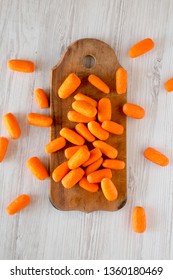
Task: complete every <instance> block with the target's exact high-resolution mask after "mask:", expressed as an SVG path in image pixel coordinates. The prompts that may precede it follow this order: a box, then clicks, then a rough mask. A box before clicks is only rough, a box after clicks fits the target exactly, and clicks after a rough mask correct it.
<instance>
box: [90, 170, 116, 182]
mask: <svg viewBox="0 0 173 280" xmlns="http://www.w3.org/2000/svg"><path fill="white" fill-rule="evenodd" d="M103 178H110V179H111V178H112V172H111V170H110V169H108V168H103V169H100V170H97V171H94V172H92V173H90V174H89V175H88V176H87V180H88V182H89V183H100V182H101V181H102V179H103Z"/></svg>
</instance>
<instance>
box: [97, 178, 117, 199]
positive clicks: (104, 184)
mask: <svg viewBox="0 0 173 280" xmlns="http://www.w3.org/2000/svg"><path fill="white" fill-rule="evenodd" d="M101 189H102V192H103V194H104V196H105V198H106V199H107V200H109V201H115V200H116V199H117V197H118V191H117V188H116V187H115V185H114V183H113V182H112V180H111V179H110V178H103V179H102V180H101Z"/></svg>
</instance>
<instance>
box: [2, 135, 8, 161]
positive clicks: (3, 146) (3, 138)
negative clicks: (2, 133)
mask: <svg viewBox="0 0 173 280" xmlns="http://www.w3.org/2000/svg"><path fill="white" fill-rule="evenodd" d="M8 143H9V141H8V139H7V138H6V137H0V162H2V161H3V159H4V157H5V154H6V152H7V148H8Z"/></svg>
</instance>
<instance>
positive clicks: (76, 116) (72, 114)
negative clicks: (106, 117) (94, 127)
mask: <svg viewBox="0 0 173 280" xmlns="http://www.w3.org/2000/svg"><path fill="white" fill-rule="evenodd" d="M67 118H68V119H69V121H71V122H77V123H78V122H80V123H89V122H90V121H95V120H96V117H93V118H88V117H86V116H84V115H82V114H80V113H78V112H76V111H73V110H71V111H69V112H68V114H67Z"/></svg>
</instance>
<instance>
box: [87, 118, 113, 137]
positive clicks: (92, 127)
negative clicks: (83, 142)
mask: <svg viewBox="0 0 173 280" xmlns="http://www.w3.org/2000/svg"><path fill="white" fill-rule="evenodd" d="M88 129H89V131H90V132H91V133H92V134H93V135H94V136H95V137H97V138H98V139H100V140H106V139H108V137H109V132H108V131H106V130H104V129H103V128H102V127H101V125H100V124H99V123H98V122H96V121H91V122H89V123H88Z"/></svg>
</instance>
